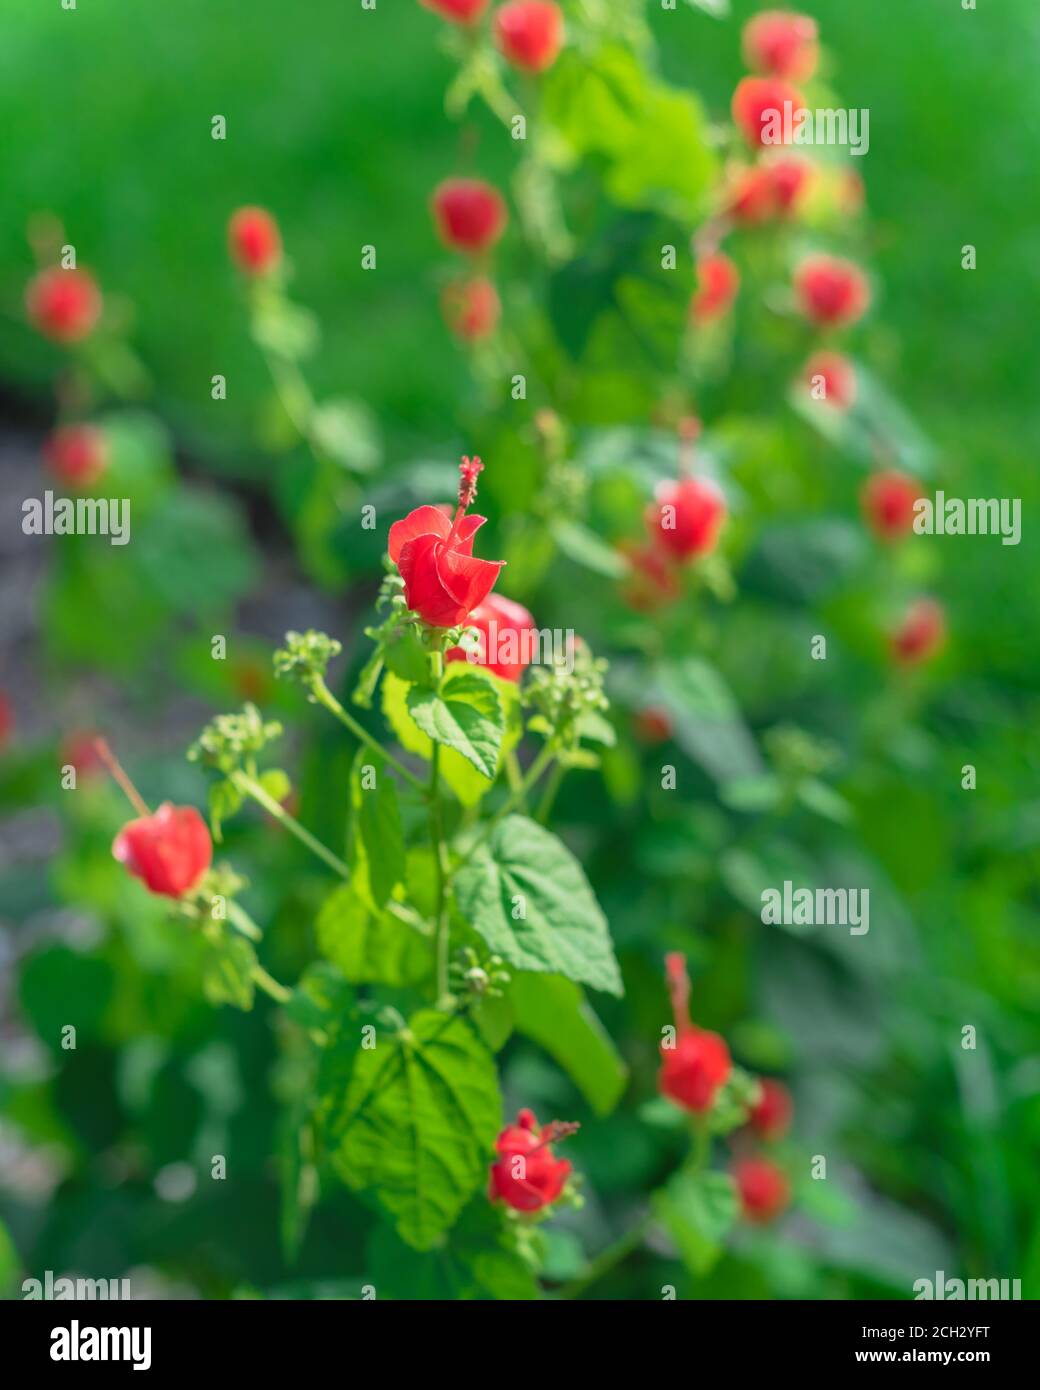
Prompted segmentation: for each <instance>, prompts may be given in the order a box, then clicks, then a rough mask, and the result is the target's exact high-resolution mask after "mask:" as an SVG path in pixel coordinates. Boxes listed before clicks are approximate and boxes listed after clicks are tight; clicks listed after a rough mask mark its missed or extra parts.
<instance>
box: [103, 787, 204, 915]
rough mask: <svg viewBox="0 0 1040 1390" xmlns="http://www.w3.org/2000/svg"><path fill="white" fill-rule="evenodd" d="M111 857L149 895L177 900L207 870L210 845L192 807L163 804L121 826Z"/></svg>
mask: <svg viewBox="0 0 1040 1390" xmlns="http://www.w3.org/2000/svg"><path fill="white" fill-rule="evenodd" d="M112 853H113V854H114V855H115V857H116V859H118V860H119V862H120V863H121V864H125V865H126V867H127V869H128V870H129V871H130V873H132V874H133V875H134V877H135V878H139V879H141V881H142V882H143V883H144V885H145V887H146V888H148V890H149V892H152V893H161V894H162V895H163V896H164V897H167V898H180V897H182V896H183V895H184V894H185V893H187V892H189V891H190V890H191V889H192V888H194V887H195V886H196V884H197V883H198V881H199V879H200V878H201V877H202V875H203V874H204V873H205V872H206V870H207V869H208V868H209V866H210V862H211V861H212V859H213V842H212V841H211V840H210V837H209V831H208V830H207V828H206V822H205V821H204V820H203V819H202V817H201V816H200V815H199V813H198V811H196V809H195V807H194V806H173V805H171V803H170V802H169V801H164V802H163V804H162V805H161V806H160V807H159V809H158V811H156V812H155V814H154V815H151V816H140V817H139V818H138V819H137V820H132V821H129V822H128V823H127V824H126V825H124V826H123V828H122V830H121V831H120V832H119V834H118V835H117V836H116V838H115V841H114V842H113V845H112Z"/></svg>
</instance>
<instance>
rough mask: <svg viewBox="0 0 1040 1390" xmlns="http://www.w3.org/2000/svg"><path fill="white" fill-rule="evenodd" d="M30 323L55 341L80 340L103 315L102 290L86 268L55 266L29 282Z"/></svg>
mask: <svg viewBox="0 0 1040 1390" xmlns="http://www.w3.org/2000/svg"><path fill="white" fill-rule="evenodd" d="M25 308H26V312H27V313H28V315H29V322H30V323H31V324H32V326H33V327H34V328H35V329H36V330H37V331H38V332H40V333H42V334H43V336H44V337H45V338H51V339H53V341H54V342H56V343H78V342H79V341H80V340H81V339H82V338H85V337H86V336H87V335H88V334H89V333H91V332H93V330H94V328H95V327H96V326H97V322H98V319H100V317H101V291H100V290H99V289H98V287H97V283H96V281H95V280H94V277H93V275H91V274H90V272H89V271H86V270H61V269H59V268H58V267H57V266H52V267H51V268H50V269H49V270H41V271H40V273H39V275H37V276H35V277H34V278H33V279H32V280H30V281H29V284H28V286H27V288H26V291H25Z"/></svg>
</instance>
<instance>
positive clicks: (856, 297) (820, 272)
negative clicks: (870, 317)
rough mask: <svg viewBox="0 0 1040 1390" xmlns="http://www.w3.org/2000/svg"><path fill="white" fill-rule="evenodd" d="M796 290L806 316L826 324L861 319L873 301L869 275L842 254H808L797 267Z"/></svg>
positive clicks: (837, 325)
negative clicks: (871, 300)
mask: <svg viewBox="0 0 1040 1390" xmlns="http://www.w3.org/2000/svg"><path fill="white" fill-rule="evenodd" d="M794 292H795V296H796V297H797V300H798V305H799V308H800V309H801V311H802V313H803V314H804V315H805V316H806V318H808V319H811V320H812V322H813V323H816V324H819V325H820V326H821V327H825V328H845V327H847V326H848V325H849V324H853V323H856V322H858V320H859V319H861V318H862V317H863V315H864V314H865V313H866V311H867V307H868V305H869V304H870V286H869V285H868V284H867V277H866V276H865V275H864V274H863V272H862V270H860V268H859V266H858V265H853V263H852V262H851V261H845V260H842V259H841V258H840V257H839V256H807V257H806V259H805V260H804V261H802V263H801V265H800V266H799V267H798V269H797V270H796V271H795V274H794Z"/></svg>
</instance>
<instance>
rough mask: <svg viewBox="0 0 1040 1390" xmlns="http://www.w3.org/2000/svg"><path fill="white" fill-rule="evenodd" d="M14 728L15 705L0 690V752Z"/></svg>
mask: <svg viewBox="0 0 1040 1390" xmlns="http://www.w3.org/2000/svg"><path fill="white" fill-rule="evenodd" d="M13 729H14V707H13V705H12V704H11V701H10V700H9V699H8V698H7V696H6V695H5V694H4V692H3V691H2V690H0V753H2V752H3V751H4V749H5V748H6V746H7V744H8V742H9V741H10V738H11V733H12V730H13Z"/></svg>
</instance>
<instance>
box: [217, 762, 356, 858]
mask: <svg viewBox="0 0 1040 1390" xmlns="http://www.w3.org/2000/svg"><path fill="white" fill-rule="evenodd" d="M231 781H232V782H233V783H234V784H235V786H236V787H237V788H238V789H239V791H241V792H244V793H245V794H246V795H247V796H251V797H252V798H253V800H254V801H255V802H256V803H257V804H258V805H259V806H262V807H263V808H264V810H265V811H266V812H267V814H268V815H269V816H274V818H275V820H276V821H278V822H279V823H280V824H281V825H283V826H284V827H285V829H286V830H288V831H289V833H290V834H291V835H295V836H296V838H297V839H298V840H299V841H300V843H301V844H303V845H306V846H307V848H308V849H309V850H310V851H311V853H312V854H315V855H317V857H318V858H319V859H321V860H322V861H323V862H324V863H325V864H327V865H328V866H329V868H330V869H331V870H332V871H333V873H337V874H339V876H340V878H347V879H349V878H350V869H349V868H348V867H347V865H346V864H344V862H343V860H342V859H340V858H339V856H338V855H335V854H333V852H332V850H330V849H327V848H326V846H325V845H323V844H322V843H321V841H320V840H316V839H315V838H314V836H313V835H312V834H311V832H310V831H309V830H306V829H304V827H303V826H302V825H301V824H300V822H299V821H298V820H297V819H296V817H295V816H291V815H290V814H289V812H288V811H287V810H286V809H285V807H284V806H279V804H278V802H277V801H275V799H274V798H273V797H271V796H268V794H267V793H266V792H265V791H264V789H263V787H262V786H261V785H260V783H259V782H256V781H254V780H253V778H252V777H250V776H249V775H248V774H247V773H245V772H233V773H232V774H231Z"/></svg>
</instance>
